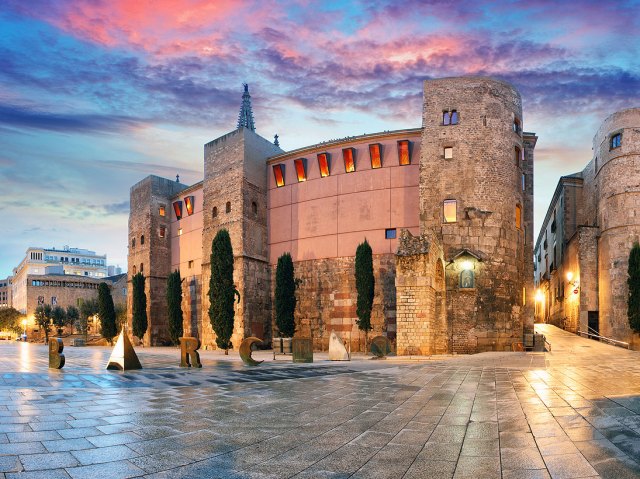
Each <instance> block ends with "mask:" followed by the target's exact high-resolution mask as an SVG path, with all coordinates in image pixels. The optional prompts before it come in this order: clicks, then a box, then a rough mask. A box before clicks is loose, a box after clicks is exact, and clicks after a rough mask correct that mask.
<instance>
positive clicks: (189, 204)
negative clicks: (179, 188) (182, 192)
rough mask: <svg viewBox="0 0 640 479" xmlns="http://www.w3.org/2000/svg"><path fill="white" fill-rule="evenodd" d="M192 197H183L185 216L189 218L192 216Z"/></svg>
mask: <svg viewBox="0 0 640 479" xmlns="http://www.w3.org/2000/svg"><path fill="white" fill-rule="evenodd" d="M194 199H195V198H194V197H193V196H185V197H184V207H185V208H186V209H187V215H189V216H191V215H192V214H193V207H194V205H193V203H194Z"/></svg>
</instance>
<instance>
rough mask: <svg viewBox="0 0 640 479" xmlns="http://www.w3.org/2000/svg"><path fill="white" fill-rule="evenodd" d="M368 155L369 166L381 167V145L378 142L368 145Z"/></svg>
mask: <svg viewBox="0 0 640 479" xmlns="http://www.w3.org/2000/svg"><path fill="white" fill-rule="evenodd" d="M369 156H370V157H371V168H373V169H376V168H381V167H382V145H380V143H373V144H372V145H369Z"/></svg>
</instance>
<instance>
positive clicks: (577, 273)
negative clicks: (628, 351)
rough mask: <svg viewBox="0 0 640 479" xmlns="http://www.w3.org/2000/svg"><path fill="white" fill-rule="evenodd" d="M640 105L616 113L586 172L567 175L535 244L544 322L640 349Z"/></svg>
mask: <svg viewBox="0 0 640 479" xmlns="http://www.w3.org/2000/svg"><path fill="white" fill-rule="evenodd" d="M639 181H640V108H632V109H628V110H623V111H619V112H617V113H614V114H612V115H611V116H609V117H608V118H607V119H606V120H605V121H604V122H603V123H602V125H601V126H600V128H599V129H598V131H597V133H596V134H595V136H594V139H593V158H592V159H591V161H590V162H589V163H588V164H587V165H586V167H585V168H584V170H582V171H581V172H579V173H575V174H573V175H569V176H565V177H562V178H561V179H560V181H559V182H558V186H557V188H556V191H555V194H554V196H553V199H552V201H551V204H550V205H549V209H548V211H547V215H546V217H545V221H544V223H543V226H542V228H541V230H540V233H539V235H538V240H537V242H536V247H535V255H534V262H535V284H536V287H537V288H538V291H539V293H538V295H537V296H538V298H537V302H536V320H537V321H543V322H548V323H552V324H555V325H556V326H559V327H562V328H564V329H566V330H568V331H572V332H575V333H578V332H580V333H585V334H589V333H591V334H598V335H601V336H604V337H607V338H611V339H615V340H618V341H623V342H627V343H630V344H631V346H632V347H634V348H636V349H638V348H640V337H639V336H638V334H633V332H632V331H631V329H630V327H629V323H628V320H627V297H628V286H627V277H628V273H627V268H628V264H629V252H630V250H631V247H632V246H633V243H634V242H637V241H639V240H640V208H639V207H640V189H639V188H638V184H639Z"/></svg>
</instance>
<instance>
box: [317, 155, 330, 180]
mask: <svg viewBox="0 0 640 479" xmlns="http://www.w3.org/2000/svg"><path fill="white" fill-rule="evenodd" d="M318 167H319V168H320V177H321V178H324V177H326V176H329V153H318Z"/></svg>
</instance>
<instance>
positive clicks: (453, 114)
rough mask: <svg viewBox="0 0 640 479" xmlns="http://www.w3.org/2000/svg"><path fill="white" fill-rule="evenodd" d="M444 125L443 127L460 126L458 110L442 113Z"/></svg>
mask: <svg viewBox="0 0 640 479" xmlns="http://www.w3.org/2000/svg"><path fill="white" fill-rule="evenodd" d="M442 124H443V125H457V124H458V112H457V111H456V110H451V111H443V112H442Z"/></svg>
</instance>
